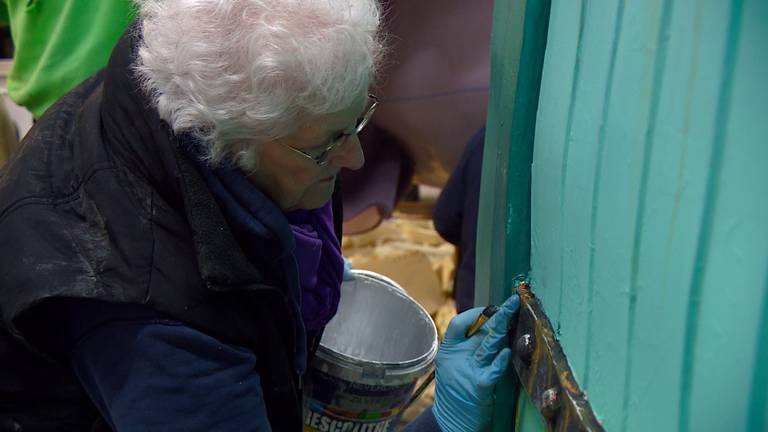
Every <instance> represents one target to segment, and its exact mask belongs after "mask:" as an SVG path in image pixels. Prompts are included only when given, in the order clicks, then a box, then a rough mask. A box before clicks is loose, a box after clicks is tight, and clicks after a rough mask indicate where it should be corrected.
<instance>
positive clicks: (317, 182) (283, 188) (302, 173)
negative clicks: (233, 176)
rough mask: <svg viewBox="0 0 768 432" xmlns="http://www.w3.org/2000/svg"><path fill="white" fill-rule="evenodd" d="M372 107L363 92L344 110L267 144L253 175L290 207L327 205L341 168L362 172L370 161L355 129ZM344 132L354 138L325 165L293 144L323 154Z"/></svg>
mask: <svg viewBox="0 0 768 432" xmlns="http://www.w3.org/2000/svg"><path fill="white" fill-rule="evenodd" d="M367 105H368V98H367V97H363V96H361V97H360V98H358V99H357V101H356V102H355V103H354V104H353V105H351V106H349V107H348V108H347V109H345V110H343V111H339V112H336V113H332V114H325V115H319V116H317V117H314V118H312V119H310V121H309V122H307V123H306V125H305V126H304V127H302V128H300V129H299V130H297V131H296V132H294V133H292V134H291V135H288V136H286V137H283V138H279V139H277V140H273V141H270V142H268V143H265V144H264V145H263V146H262V149H261V154H260V157H259V167H258V169H257V170H256V171H255V172H254V173H253V174H251V175H250V179H251V180H252V181H253V182H254V183H255V184H256V185H257V186H258V187H259V188H260V189H261V191H262V192H264V193H266V194H267V195H268V196H269V197H270V198H272V200H273V201H274V202H275V203H276V204H277V205H278V206H279V207H280V208H281V209H283V210H284V211H287V210H295V209H314V208H319V207H322V206H323V205H325V203H326V202H328V200H329V199H330V198H331V195H332V194H333V189H334V185H335V183H336V176H337V175H338V173H339V170H341V169H342V168H349V169H352V170H356V169H359V168H360V167H362V166H363V163H364V162H365V157H364V156H363V149H362V148H361V147H360V141H359V140H358V138H357V135H356V134H355V133H354V132H355V126H356V124H357V120H358V118H359V117H360V116H361V115H362V113H363V110H364V109H365V108H366V107H367ZM343 135H348V136H347V137H346V138H343V142H340V143H339V144H337V145H336V146H335V147H334V148H333V149H332V150H331V151H330V153H329V154H328V163H327V164H325V165H324V166H318V165H317V164H316V163H315V162H314V161H313V160H311V159H309V158H307V157H305V156H303V155H301V154H299V153H297V152H295V151H293V150H291V149H290V148H288V147H293V148H294V149H297V150H301V151H304V152H306V153H308V154H310V155H317V154H319V153H322V150H323V149H324V148H325V147H327V146H328V145H329V143H331V142H333V140H334V139H337V138H339V137H341V136H343ZM286 146H288V147H286Z"/></svg>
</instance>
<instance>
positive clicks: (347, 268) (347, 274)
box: [342, 256, 355, 281]
mask: <svg viewBox="0 0 768 432" xmlns="http://www.w3.org/2000/svg"><path fill="white" fill-rule="evenodd" d="M342 258H344V276H343V278H344V280H345V281H351V280H355V275H354V274H353V273H352V264H351V263H350V262H349V260H348V259H347V257H345V256H342Z"/></svg>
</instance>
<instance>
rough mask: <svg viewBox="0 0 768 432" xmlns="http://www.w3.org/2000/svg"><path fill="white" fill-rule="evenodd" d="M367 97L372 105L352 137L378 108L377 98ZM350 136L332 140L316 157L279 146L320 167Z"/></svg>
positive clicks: (284, 145) (285, 145) (292, 148)
mask: <svg viewBox="0 0 768 432" xmlns="http://www.w3.org/2000/svg"><path fill="white" fill-rule="evenodd" d="M368 97H369V98H370V99H371V100H372V101H373V104H371V107H370V108H368V111H366V112H365V114H363V117H362V118H361V119H360V121H359V123H358V124H357V126H356V127H355V133H354V135H357V134H359V133H360V131H361V130H363V128H364V127H365V125H367V124H368V122H369V121H370V120H371V117H372V116H373V113H374V111H376V107H377V106H379V98H377V97H376V96H374V95H372V94H369V95H368ZM350 136H352V134H345V135H344V136H342V137H340V138H338V139H336V140H333V141H332V142H331V143H330V144H329V145H328V146H327V147H325V148H324V149H323V151H322V153H320V154H319V155H317V156H312V155H311V154H309V153H307V152H305V151H304V150H299V149H297V148H295V147H291V146H289V145H288V144H285V143H282V142H281V143H280V144H282V145H283V147H287V148H289V149H291V150H293V151H294V152H296V153H298V154H300V155H302V156H303V157H305V158H307V159H309V160H311V161H312V162H314V163H315V164H316V165H317V166H319V167H322V166H325V165H327V164H328V155H329V154H331V151H332V150H333V149H335V148H336V147H337V146H338V145H340V144H342V143H344V142H345V141H346V140H347V139H348V138H349V137H350Z"/></svg>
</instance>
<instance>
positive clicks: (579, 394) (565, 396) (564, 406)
mask: <svg viewBox="0 0 768 432" xmlns="http://www.w3.org/2000/svg"><path fill="white" fill-rule="evenodd" d="M516 291H517V294H518V295H519V296H520V315H519V318H518V321H517V325H516V328H515V329H514V333H512V332H510V334H514V336H513V337H512V338H511V339H510V341H511V344H512V345H513V352H514V356H513V357H512V365H513V366H514V368H515V371H517V375H518V377H519V378H520V383H521V385H522V386H523V388H525V391H526V393H528V396H529V397H530V398H531V401H533V403H534V405H535V406H536V408H538V410H539V412H540V413H541V415H542V416H543V417H544V419H545V420H546V422H547V430H549V431H557V432H561V431H562V432H566V431H567V432H576V431H584V432H603V431H604V430H605V429H603V427H602V425H600V423H599V422H598V421H597V418H596V417H595V414H594V412H593V411H592V407H591V406H590V405H589V402H588V401H587V395H586V394H585V393H584V392H583V391H582V390H581V389H580V388H579V385H578V383H577V382H576V380H575V379H574V378H573V373H572V372H571V368H570V366H568V360H567V359H566V357H565V354H564V353H563V349H562V347H561V346H560V342H559V341H558V340H557V338H556V337H555V332H554V330H553V329H552V324H551V323H550V322H549V318H547V315H546V314H545V313H544V309H542V307H541V304H540V303H539V301H538V300H537V299H536V296H534V295H533V293H531V291H530V289H529V285H528V283H527V282H520V284H519V285H518V287H517V288H516Z"/></svg>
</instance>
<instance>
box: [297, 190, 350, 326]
mask: <svg viewBox="0 0 768 432" xmlns="http://www.w3.org/2000/svg"><path fill="white" fill-rule="evenodd" d="M285 216H286V217H287V218H288V222H289V223H290V224H291V229H292V230H293V237H294V239H295V241H296V249H295V250H294V256H295V257H296V262H297V263H298V267H299V286H300V288H301V315H302V317H303V318H304V325H305V326H306V327H307V330H318V329H320V328H322V327H323V326H325V325H326V324H327V323H328V321H330V320H331V318H333V316H334V315H335V314H336V309H337V308H338V307H339V297H340V295H341V282H342V277H343V275H344V259H343V258H342V255H341V245H340V244H339V239H338V238H336V233H335V232H334V229H333V210H332V209H331V202H330V201H328V202H327V203H326V204H325V205H324V206H323V207H321V208H319V209H315V210H294V211H291V212H288V213H286V214H285Z"/></svg>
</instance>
